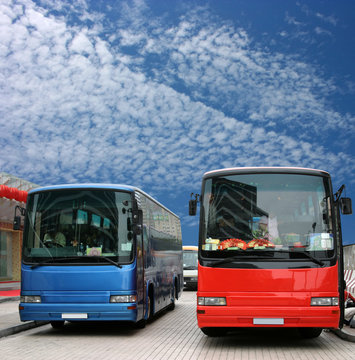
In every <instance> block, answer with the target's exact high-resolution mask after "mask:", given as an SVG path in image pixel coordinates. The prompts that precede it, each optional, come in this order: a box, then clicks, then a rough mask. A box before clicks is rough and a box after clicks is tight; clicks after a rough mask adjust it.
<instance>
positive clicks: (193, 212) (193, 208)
mask: <svg viewBox="0 0 355 360" xmlns="http://www.w3.org/2000/svg"><path fill="white" fill-rule="evenodd" d="M194 195H195V199H193V196H194ZM190 196H191V200H190V201H189V215H190V216H195V215H196V211H197V202H198V201H199V200H200V195H199V194H194V193H191V195H190Z"/></svg>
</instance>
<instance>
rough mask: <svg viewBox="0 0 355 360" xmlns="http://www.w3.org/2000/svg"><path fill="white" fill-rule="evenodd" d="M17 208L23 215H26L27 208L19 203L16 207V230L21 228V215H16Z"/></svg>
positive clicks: (14, 225) (14, 226)
mask: <svg viewBox="0 0 355 360" xmlns="http://www.w3.org/2000/svg"><path fill="white" fill-rule="evenodd" d="M17 210H18V211H19V212H20V214H21V216H25V215H26V209H25V208H23V207H21V206H19V205H16V207H15V215H14V224H13V229H14V230H21V216H18V215H16V212H17Z"/></svg>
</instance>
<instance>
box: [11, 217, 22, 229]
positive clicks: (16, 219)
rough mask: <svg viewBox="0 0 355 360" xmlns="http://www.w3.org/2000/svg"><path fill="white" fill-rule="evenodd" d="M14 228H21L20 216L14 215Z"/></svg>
mask: <svg viewBox="0 0 355 360" xmlns="http://www.w3.org/2000/svg"><path fill="white" fill-rule="evenodd" d="M13 229H14V230H20V229H21V216H15V217H14V225H13Z"/></svg>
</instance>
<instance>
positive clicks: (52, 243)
mask: <svg viewBox="0 0 355 360" xmlns="http://www.w3.org/2000/svg"><path fill="white" fill-rule="evenodd" d="M43 245H44V246H45V247H47V248H53V247H57V248H59V247H63V245H62V244H58V243H57V242H55V241H53V240H46V241H45V242H44V243H43Z"/></svg>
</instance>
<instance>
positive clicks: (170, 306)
mask: <svg viewBox="0 0 355 360" xmlns="http://www.w3.org/2000/svg"><path fill="white" fill-rule="evenodd" d="M176 298H177V289H176V286H174V287H173V289H172V291H171V303H170V305H169V306H168V309H169V310H174V309H175V299H176Z"/></svg>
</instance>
